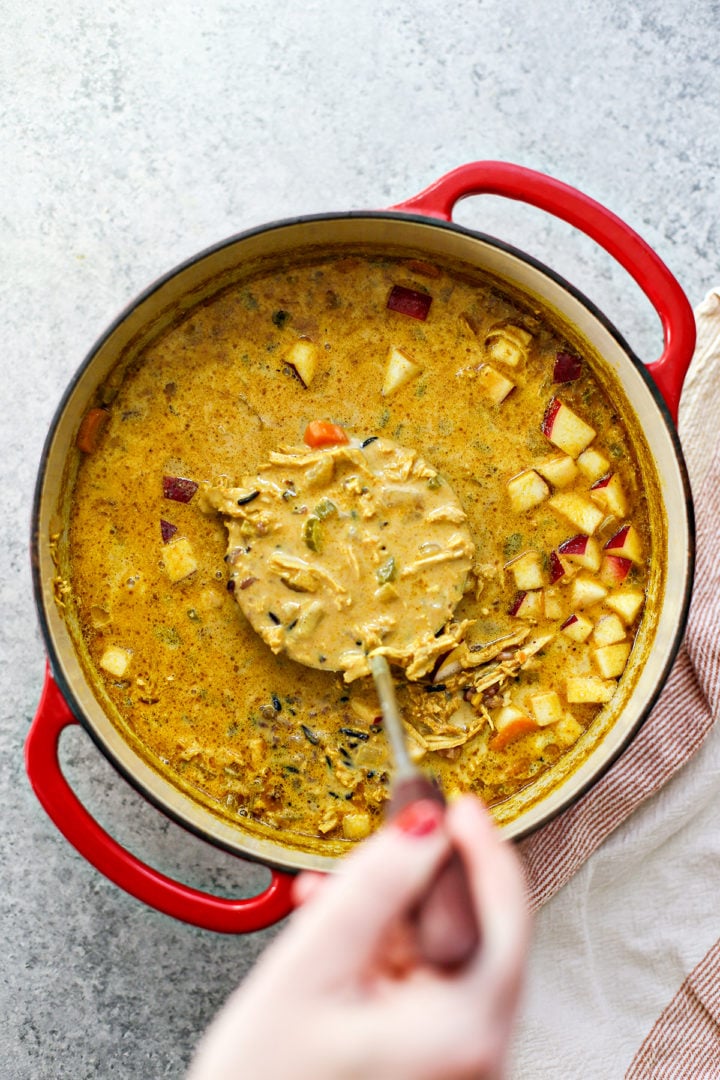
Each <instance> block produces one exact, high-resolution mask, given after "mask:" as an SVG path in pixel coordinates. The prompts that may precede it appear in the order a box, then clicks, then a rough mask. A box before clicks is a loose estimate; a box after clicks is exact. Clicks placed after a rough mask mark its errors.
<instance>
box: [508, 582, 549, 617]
mask: <svg viewBox="0 0 720 1080" xmlns="http://www.w3.org/2000/svg"><path fill="white" fill-rule="evenodd" d="M542 601H543V595H542V589H534V590H529V591H527V592H519V593H518V594H517V596H516V597H515V599H514V601H513V602H512V604H511V606H510V610H509V611H508V615H512V617H513V618H515V619H539V618H540V617H541V616H542V612H543V602H542Z"/></svg>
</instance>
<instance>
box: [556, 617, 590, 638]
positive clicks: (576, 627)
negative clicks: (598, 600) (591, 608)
mask: <svg viewBox="0 0 720 1080" xmlns="http://www.w3.org/2000/svg"><path fill="white" fill-rule="evenodd" d="M560 629H561V630H562V632H563V634H567V636H568V637H569V638H571V640H572V641H587V639H588V638H589V637H590V635H591V634H592V632H593V624H592V623H591V622H590V620H589V619H586V618H585V616H584V615H571V616H570V617H569V618H568V619H566V620H565V622H564V623H563V624H562V626H561V627H560Z"/></svg>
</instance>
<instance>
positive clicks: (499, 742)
mask: <svg viewBox="0 0 720 1080" xmlns="http://www.w3.org/2000/svg"><path fill="white" fill-rule="evenodd" d="M538 726H539V725H538V724H536V723H535V721H534V720H531V719H530V717H529V716H520V717H518V719H517V720H511V721H510V723H509V724H506V725H505V727H504V728H503V729H502V731H498V732H496V734H495V735H493V737H492V739H490V741H489V743H488V748H489V749H490V750H504V749H505V747H506V746H508V745H509V744H510V743H511V742H515V740H516V739H519V738H520V736H521V735H529V734H530V732H531V731H537V729H538Z"/></svg>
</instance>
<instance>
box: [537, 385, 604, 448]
mask: <svg viewBox="0 0 720 1080" xmlns="http://www.w3.org/2000/svg"><path fill="white" fill-rule="evenodd" d="M542 433H543V435H545V436H546V437H547V438H548V439H549V440H550V442H551V443H552V444H553V445H554V446H557V448H558V449H559V450H564V451H565V453H566V454H569V455H570V457H573V458H576V457H577V456H578V454H581V453H582V451H583V450H585V449H586V447H588V446H589V445H590V443H591V442H592V441H593V439H594V438H595V435H596V434H597V433H596V431H595V428H591V427H590V425H589V424H586V423H585V421H584V420H581V419H580V417H579V416H578V415H577V413H574V412H573V411H572V409H571V408H569V407H568V406H567V405H564V404H563V402H562V401H560V398H556V397H554V398H551V400H550V403H549V405H548V407H547V409H546V410H545V416H544V417H543V422H542Z"/></svg>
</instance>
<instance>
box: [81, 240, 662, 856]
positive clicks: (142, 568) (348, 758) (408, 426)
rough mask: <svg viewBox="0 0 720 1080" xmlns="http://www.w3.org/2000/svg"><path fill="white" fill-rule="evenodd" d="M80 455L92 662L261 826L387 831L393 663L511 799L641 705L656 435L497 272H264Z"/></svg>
mask: <svg viewBox="0 0 720 1080" xmlns="http://www.w3.org/2000/svg"><path fill="white" fill-rule="evenodd" d="M78 445H79V447H80V449H81V452H82V462H81V465H80V468H79V472H78V476H77V481H76V484H75V490H74V494H73V503H72V514H71V529H70V543H69V552H70V557H69V565H70V581H69V590H65V597H66V600H67V602H68V603H69V604H70V605H71V607H72V611H73V613H74V616H75V618H76V620H77V624H78V626H79V627H80V634H81V637H82V646H81V651H83V652H84V654H85V656H86V657H87V658H88V662H89V664H90V665H91V667H92V672H91V674H92V676H93V678H94V679H95V680H96V681H97V683H98V685H99V686H100V687H101V693H102V695H103V696H105V700H106V701H108V702H109V703H110V707H111V709H112V712H113V718H114V720H115V722H116V723H117V725H118V727H119V728H120V729H121V730H122V731H123V732H124V733H125V735H126V737H127V738H128V739H130V740H131V741H132V742H133V743H134V744H136V745H138V746H141V747H142V748H143V753H144V755H145V756H146V757H147V759H148V760H149V761H150V762H151V763H152V764H153V765H154V766H155V767H156V768H157V769H159V770H161V771H162V772H163V773H164V774H165V775H166V776H168V777H170V778H171V779H172V780H173V782H174V783H176V784H177V785H178V786H179V787H181V788H182V789H183V790H185V791H189V792H191V793H192V794H193V796H194V797H195V798H197V799H199V800H200V801H202V802H204V803H206V804H208V805H210V806H212V807H213V808H214V809H215V811H216V812H218V813H221V814H223V815H224V816H226V817H227V818H229V819H231V820H234V821H237V823H238V825H239V826H241V827H243V828H245V829H254V830H260V831H267V830H271V831H272V832H273V835H276V836H278V837H279V838H280V839H281V840H282V842H285V843H287V844H290V845H293V844H299V845H301V844H308V843H320V842H323V843H325V844H327V845H328V850H330V848H333V850H337V849H338V846H340V847H342V845H343V843H348V842H352V841H355V840H359V839H361V838H362V837H364V836H366V835H367V834H368V833H369V832H370V831H372V829H374V828H375V827H376V826H377V825H378V823H379V822H380V821H381V819H382V813H383V806H384V804H385V802H386V800H387V797H388V792H389V778H390V775H391V768H392V766H391V762H390V760H389V757H388V746H387V743H386V738H385V734H384V732H383V727H382V723H381V721H380V714H379V707H378V703H377V698H376V696H375V692H374V689H373V686H372V682H371V680H370V679H369V677H368V675H367V662H366V661H367V654H368V653H369V652H371V651H372V650H374V649H377V650H378V651H384V652H385V654H386V655H387V656H388V658H389V659H390V661H391V663H393V665H394V670H395V675H396V681H397V683H398V694H399V702H400V707H401V710H402V713H403V717H404V721H405V726H406V731H407V735H408V740H409V742H410V746H411V751H412V754H413V756H414V757H415V759H416V760H417V761H418V762H419V764H420V765H421V767H422V768H424V769H426V770H427V771H428V772H429V773H430V774H432V775H433V776H435V777H436V778H437V780H438V782H439V783H440V784H441V786H442V787H443V789H444V791H445V792H446V794H448V795H449V796H451V795H452V794H453V793H456V792H461V791H474V792H476V793H477V794H478V795H479V796H481V797H482V798H483V799H484V800H485V802H486V803H487V804H489V805H497V804H501V803H502V802H504V801H505V800H507V799H508V798H509V797H510V796H512V795H513V794H514V793H516V792H517V791H519V790H520V789H522V788H525V787H527V786H528V785H531V784H532V783H533V782H534V780H536V779H537V778H538V777H539V776H541V775H542V774H543V773H544V772H545V771H546V770H548V769H549V768H550V767H551V766H552V765H553V764H554V763H555V762H557V761H558V759H559V758H560V757H561V756H562V755H563V754H565V753H566V752H567V751H568V750H569V749H570V748H571V747H572V746H573V745H574V744H575V743H576V742H577V740H578V738H579V737H580V736H581V735H582V733H583V732H584V731H585V730H586V729H587V728H588V726H589V725H590V724H591V723H592V722H593V720H594V718H595V717H596V716H597V715H598V713H599V712H600V711H601V710H602V709H603V708H604V707H605V706H606V705H607V703H609V702H610V701H611V700H612V698H613V696H614V695H615V693H616V692H617V688H618V682H619V681H620V680H622V678H623V673H624V671H625V668H626V665H627V662H628V657H629V655H630V652H631V650H632V648H633V643H634V640H635V637H636V635H637V631H638V627H639V626H640V622H641V620H642V618H643V611H644V602H645V595H646V589H647V584H648V568H649V565H650V564H649V560H650V556H651V546H650V545H651V537H650V529H649V521H648V509H647V499H646V495H645V492H644V491H643V490H642V487H641V479H640V477H641V473H640V470H639V468H638V463H637V461H636V458H635V456H634V452H633V448H632V444H631V439H630V438H629V435H628V433H627V430H626V427H625V425H624V424H623V422H622V420H621V418H620V415H619V412H618V408H617V404H616V403H615V402H614V401H613V400H611V399H610V398H609V397H608V395H607V393H606V392H605V390H604V389H603V387H602V386H601V385H600V382H599V381H598V378H597V376H596V374H595V371H594V364H593V363H591V357H590V356H589V355H587V354H586V353H585V352H584V350H583V348H582V346H581V344H580V343H579V342H578V340H577V338H576V337H575V335H573V334H572V333H571V332H569V331H568V332H565V331H563V330H562V328H561V327H560V326H559V325H558V324H557V323H556V322H555V321H554V320H553V319H552V318H551V317H549V316H546V315H544V314H543V313H542V312H540V311H539V310H536V309H534V308H531V307H530V306H529V305H528V304H527V303H524V302H523V301H521V300H519V299H517V298H514V297H513V296H511V295H509V294H508V293H507V292H506V291H505V290H504V289H499V288H498V287H497V285H496V284H494V283H492V282H491V281H485V280H481V279H477V280H470V278H469V276H467V275H463V274H461V273H458V272H455V271H453V270H452V269H448V268H444V267H442V266H440V265H435V264H434V263H427V262H422V261H413V260H398V259H393V258H389V257H387V258H385V257H361V256H357V257H345V258H327V259H326V260H325V261H318V262H316V263H314V264H312V265H306V266H300V267H298V268H293V269H292V270H290V271H287V272H282V273H278V272H274V273H272V274H270V273H268V274H266V275H264V276H263V275H261V276H257V277H255V278H253V279H252V280H250V281H248V282H245V283H243V284H242V285H241V286H240V285H239V286H234V287H231V288H228V289H226V290H225V291H223V292H222V293H220V294H218V295H217V296H215V297H214V298H213V299H211V300H210V301H207V302H205V303H203V304H202V305H199V306H197V307H196V308H195V309H193V310H192V311H191V312H190V313H189V314H188V315H187V316H185V317H184V318H183V319H182V321H180V322H178V323H177V325H174V326H173V327H172V328H171V329H170V330H168V331H166V332H165V333H164V334H163V335H162V336H160V337H159V338H158V339H157V340H156V341H155V342H154V343H153V344H152V345H150V346H149V347H148V348H146V349H145V351H144V352H143V353H142V355H141V356H140V357H139V358H137V360H136V361H135V362H134V363H133V364H132V365H131V366H130V367H129V368H128V369H127V371H126V372H125V374H124V377H123V379H122V381H121V383H120V385H119V389H118V391H117V394H116V395H115V396H114V399H113V400H112V402H111V404H109V405H108V406H107V407H105V408H102V409H93V410H90V412H89V413H88V414H87V416H86V417H85V420H84V421H83V424H82V426H81V429H80V433H79V436H78ZM328 462H332V468H331V469H330V472H328V464H327V463H328ZM323 470H324V471H323ZM388 470H389V471H388ZM391 489H392V490H391ZM385 537H386V538H385ZM346 598H349V600H348V602H347V603H345V600H346ZM413 605H414V607H413ZM408 610H411V611H412V612H413V615H412V619H411V620H410V622H408V621H407V619H406V622H405V623H403V619H402V617H398V615H397V612H398V611H400V612H404V611H408ZM348 613H350V614H351V615H352V616H353V619H354V621H353V619H351V620H350V622H349V623H348V621H347V620H348V617H349V614H348ZM412 620H415V621H414V622H413V621H412ZM411 622H412V625H411V624H410V623H411ZM348 626H350V627H351V633H350V635H349V636H345V637H343V634H345V632H346V628H347V627H348ZM319 641H320V642H322V645H321V647H319V646H318V642H319ZM303 642H304V644H303ZM293 657H297V658H299V659H302V661H303V663H302V664H300V663H298V662H297V660H296V659H293ZM308 665H311V666H308ZM336 669H337V670H336ZM333 845H334V847H333Z"/></svg>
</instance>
